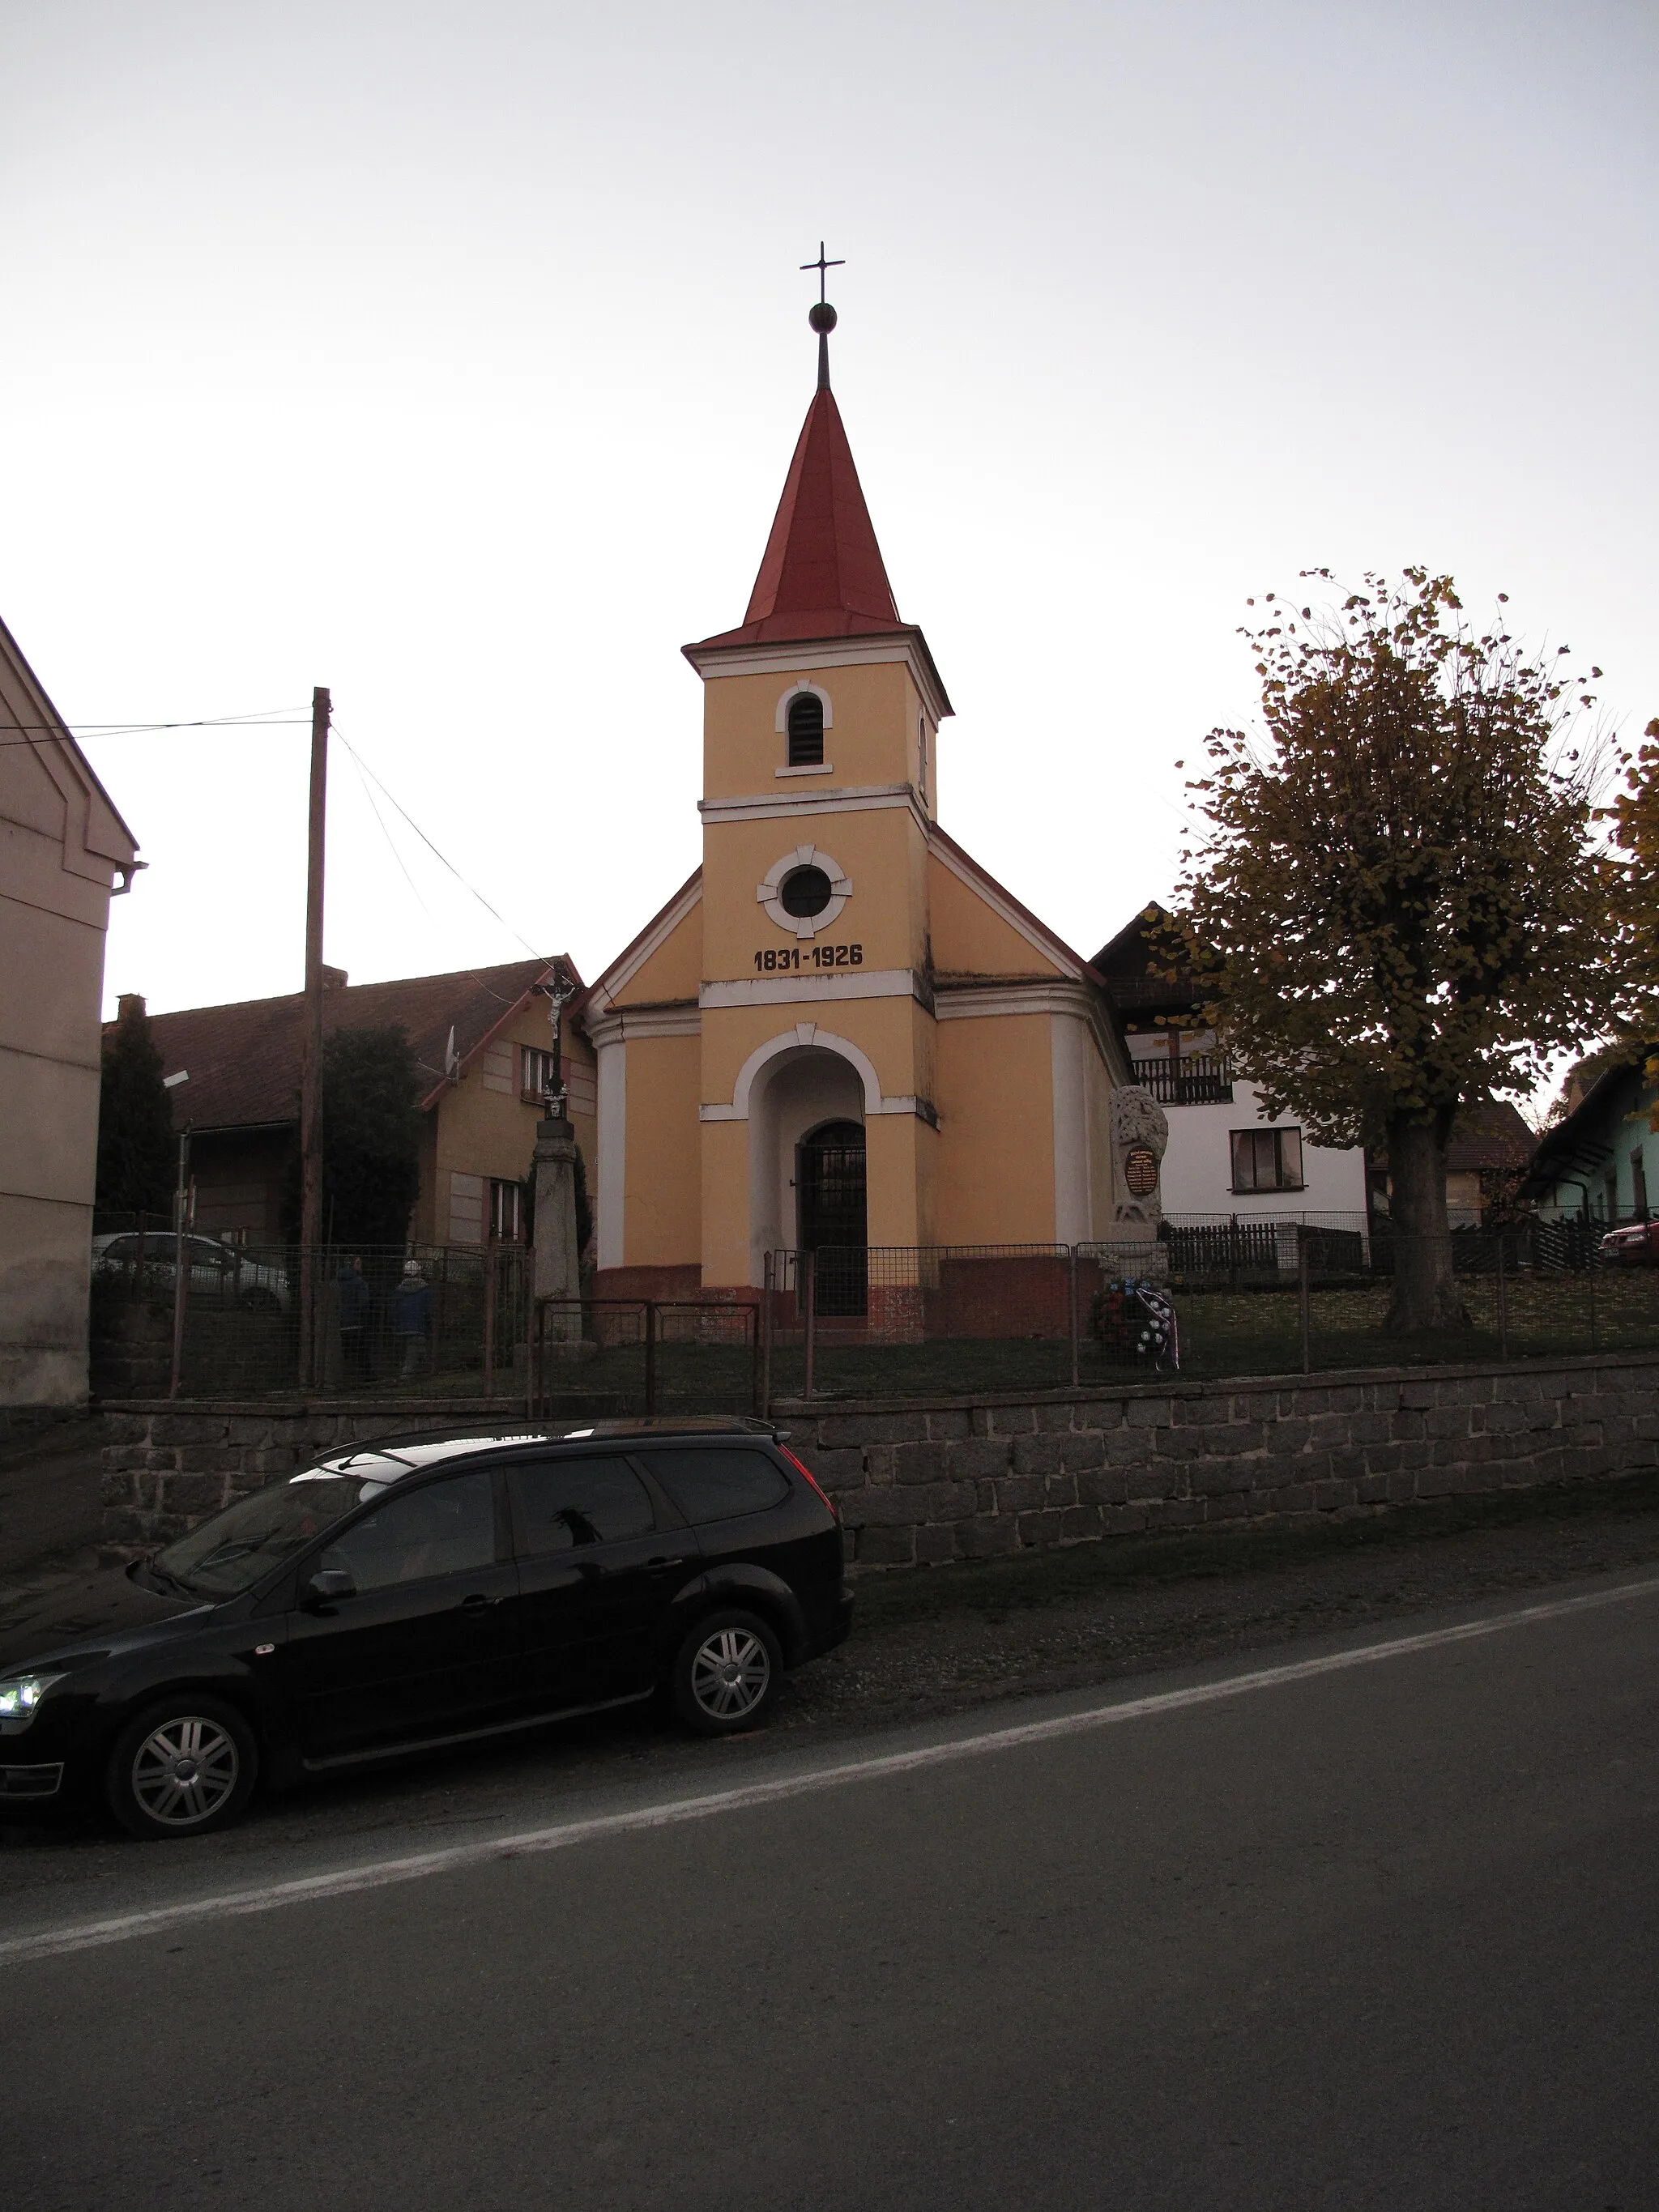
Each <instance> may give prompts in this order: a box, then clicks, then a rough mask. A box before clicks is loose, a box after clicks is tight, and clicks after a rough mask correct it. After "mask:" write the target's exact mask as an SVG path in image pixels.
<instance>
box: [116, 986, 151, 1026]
mask: <svg viewBox="0 0 1659 2212" xmlns="http://www.w3.org/2000/svg"><path fill="white" fill-rule="evenodd" d="M129 1015H131V1017H132V1018H133V1019H134V1020H135V1021H142V1020H143V1015H144V998H143V992H142V991H123V992H122V994H121V995H120V997H119V998H118V1000H116V1001H115V1018H116V1020H117V1021H118V1022H124V1021H125V1020H126V1018H127V1017H128V1016H129Z"/></svg>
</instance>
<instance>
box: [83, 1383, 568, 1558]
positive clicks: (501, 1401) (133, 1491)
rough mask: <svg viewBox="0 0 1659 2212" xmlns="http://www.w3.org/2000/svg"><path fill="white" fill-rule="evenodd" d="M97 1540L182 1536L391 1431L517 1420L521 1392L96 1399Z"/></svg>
mask: <svg viewBox="0 0 1659 2212" xmlns="http://www.w3.org/2000/svg"><path fill="white" fill-rule="evenodd" d="M98 1410H99V1412H100V1413H101V1415H102V1418H103V1424H104V1518H103V1530H102V1534H103V1541H104V1544H105V1546H106V1547H107V1548H108V1550H109V1551H110V1552H112V1553H117V1552H118V1553H124V1554H125V1553H132V1552H134V1551H137V1550H142V1549H145V1548H147V1547H149V1546H151V1545H155V1544H164V1543H167V1542H168V1541H170V1540H171V1539H172V1538H173V1537H174V1536H179V1535H182V1534H184V1532H185V1529H186V1528H189V1527H190V1526H191V1523H192V1522H197V1521H199V1520H201V1519H202V1518H203V1517H204V1515H206V1514H209V1513H216V1512H217V1511H218V1510H219V1508H220V1507H221V1506H222V1505H228V1504H230V1502H231V1500H232V1499H233V1498H240V1497H242V1496H244V1495H245V1494H246V1492H248V1491H250V1490H257V1489H258V1486H259V1485H260V1484H261V1483H262V1482H269V1481H270V1479H271V1477H272V1476H273V1475H276V1474H291V1473H292V1472H293V1470H294V1469H295V1468H297V1467H304V1466H305V1465H307V1462H309V1461H311V1460H313V1459H315V1458H317V1457H318V1456H319V1455H320V1454H322V1453H324V1452H327V1451H335V1450H343V1449H345V1447H346V1446H348V1445H349V1444H355V1443H363V1442H366V1441H367V1440H368V1438H370V1437H384V1436H389V1435H391V1434H392V1433H393V1432H394V1431H398V1430H400V1429H402V1430H409V1429H422V1428H430V1429H437V1428H446V1427H459V1426H461V1425H464V1424H466V1423H471V1422H479V1423H482V1422H488V1421H501V1422H503V1423H506V1422H511V1421H513V1420H520V1421H521V1420H522V1419H524V1401H523V1399H522V1398H467V1399H434V1398H398V1399H385V1398H377V1399H375V1400H374V1401H366V1400H364V1399H362V1398H359V1399H356V1400H350V1399H345V1400H341V1399H331V1400H318V1401H315V1402H314V1403H309V1404H305V1405H292V1404H289V1405H283V1406H278V1407H272V1406H270V1404H264V1405H261V1404H260V1403H259V1401H258V1400H257V1399H253V1400H248V1401H237V1402H226V1403H216V1404H211V1405H173V1404H167V1403H166V1402H161V1403H158V1402H156V1401H154V1400H144V1399H132V1400H127V1401H112V1402H108V1403H106V1404H104V1405H103V1406H101V1407H100V1408H99V1409H98Z"/></svg>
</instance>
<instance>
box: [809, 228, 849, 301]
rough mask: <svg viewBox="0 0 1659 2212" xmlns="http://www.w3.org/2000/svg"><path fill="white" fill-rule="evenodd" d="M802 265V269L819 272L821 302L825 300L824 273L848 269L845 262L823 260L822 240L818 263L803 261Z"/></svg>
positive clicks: (819, 247) (821, 241) (819, 296)
mask: <svg viewBox="0 0 1659 2212" xmlns="http://www.w3.org/2000/svg"><path fill="white" fill-rule="evenodd" d="M800 265H801V267H802V268H803V269H816V270H817V272H818V298H819V300H820V301H822V300H823V272H824V270H826V269H845V268H846V266H847V264H846V263H845V262H844V261H826V260H825V259H824V258H823V240H822V239H819V240H818V258H817V260H816V261H803V262H802V263H801V264H800Z"/></svg>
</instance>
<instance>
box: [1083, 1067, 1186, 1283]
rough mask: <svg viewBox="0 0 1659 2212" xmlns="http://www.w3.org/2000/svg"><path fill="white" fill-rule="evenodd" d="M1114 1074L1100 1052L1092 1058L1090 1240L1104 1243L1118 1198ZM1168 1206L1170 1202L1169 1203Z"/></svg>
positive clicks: (1090, 1101) (1090, 1076)
mask: <svg viewBox="0 0 1659 2212" xmlns="http://www.w3.org/2000/svg"><path fill="white" fill-rule="evenodd" d="M1115 1087H1116V1086H1115V1085H1114V1083H1113V1081H1112V1076H1111V1071H1110V1069H1109V1068H1108V1066H1106V1064H1105V1062H1104V1061H1103V1060H1102V1059H1101V1057H1100V1055H1099V1054H1098V1052H1093V1053H1091V1054H1090V1055H1089V1094H1088V1122H1089V1127H1088V1143H1089V1214H1090V1230H1089V1234H1090V1237H1091V1240H1092V1241H1093V1242H1095V1243H1104V1242H1105V1241H1106V1240H1107V1239H1108V1238H1109V1237H1110V1236H1111V1233H1112V1214H1113V1209H1114V1207H1115V1203H1116V1195H1115V1190H1114V1188H1113V1182H1112V1093H1113V1091H1114V1090H1115ZM1166 1202H1167V1201H1166Z"/></svg>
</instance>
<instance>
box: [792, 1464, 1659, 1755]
mask: <svg viewBox="0 0 1659 2212" xmlns="http://www.w3.org/2000/svg"><path fill="white" fill-rule="evenodd" d="M1655 1564H1659V1477H1656V1476H1653V1475H1650V1474H1642V1475H1635V1476H1628V1477H1625V1478H1623V1479H1621V1480H1616V1481H1611V1482H1606V1483H1598V1484H1595V1485H1583V1486H1575V1487H1573V1488H1571V1489H1566V1488H1563V1489H1559V1490H1542V1491H1534V1492H1512V1493H1510V1494H1509V1495H1508V1496H1504V1497H1499V1498H1460V1499H1457V1500H1455V1501H1447V1502H1446V1503H1445V1504H1437V1505H1433V1506H1419V1507H1412V1508H1407V1509H1404V1510H1397V1511H1396V1512H1395V1513H1393V1514H1391V1515H1389V1516H1386V1517H1384V1518H1380V1519H1377V1520H1371V1521H1364V1522H1339V1523H1334V1524H1332V1525H1331V1526H1329V1527H1327V1528H1310V1529H1305V1530H1304V1529H1267V1530H1255V1531H1241V1532H1240V1533H1239V1534H1236V1535H1228V1534H1217V1535H1211V1536H1194V1537H1183V1536H1171V1537H1161V1538H1146V1539H1141V1538H1120V1539H1117V1540H1115V1541H1108V1542H1107V1543H1103V1544H1089V1545H1079V1546H1077V1547H1074V1548H1073V1549H1071V1550H1068V1551H1063V1552H1058V1553H1043V1554H1037V1555H1034V1556H1032V1557H1031V1558H1030V1559H1013V1560H1006V1561H1004V1560H998V1561H994V1562H987V1563H984V1564H974V1565H960V1566H949V1567H935V1568H926V1569H908V1570H896V1571H893V1572H892V1573H890V1574H887V1575H883V1576H879V1577H877V1576H868V1575H866V1577H863V1578H862V1579H861V1581H860V1585H859V1617H858V1621H857V1625H856V1626H855V1628H854V1633H853V1636H852V1638H851V1639H850V1640H849V1642H848V1644H846V1645H844V1646H843V1647H842V1650H839V1651H836V1652H833V1653H831V1654H830V1656H829V1657H828V1658H827V1659H825V1660H823V1661H822V1662H819V1663H818V1664H817V1665H816V1666H813V1667H809V1668H804V1669H803V1670H802V1671H801V1673H800V1674H797V1675H795V1676H793V1677H792V1678H791V1680H790V1683H789V1685H788V1689H789V1692H790V1694H789V1696H788V1698H787V1702H786V1705H785V1708H784V1711H782V1713H781V1715H780V1721H781V1723H782V1725H783V1726H785V1727H786V1728H787V1727H792V1726H793V1727H811V1726H812V1725H813V1724H815V1723H817V1724H823V1723H829V1724H830V1725H831V1726H832V1727H833V1728H834V1729H836V1732H837V1733H839V1732H840V1729H842V1728H845V1727H847V1726H848V1725H849V1724H853V1725H866V1726H867V1725H872V1724H877V1723H884V1722H890V1721H895V1720H900V1719H920V1718H923V1717H927V1716H929V1715H932V1714H943V1713H950V1712H955V1711H960V1710H962V1709H963V1707H966V1706H969V1705H982V1704H984V1703H986V1702H987V1701H989V1700H992V1699H999V1698H1009V1697H1018V1696H1019V1695H1020V1694H1022V1693H1023V1692H1030V1691H1036V1690H1058V1689H1066V1688H1072V1687H1080V1686H1085V1685H1087V1684H1089V1683H1092V1682H1103V1681H1107V1680H1111V1679H1112V1678H1113V1677H1115V1676H1118V1675H1124V1674H1141V1673H1146V1672H1148V1671H1150V1670H1152V1669H1153V1668H1158V1667H1163V1666H1170V1665H1175V1664H1177V1663H1180V1662H1186V1661H1189V1660H1199V1659H1206V1658H1212V1657H1220V1656H1225V1655H1227V1654H1229V1653H1232V1652H1238V1651H1244V1650H1261V1649H1264V1648H1271V1647H1273V1646H1274V1645H1279V1644H1289V1643H1291V1642H1292V1641H1293V1640H1294V1639H1296V1638H1298V1637H1303V1636H1308V1635H1312V1634H1316V1633H1319V1632H1322V1631H1325V1630H1330V1629H1338V1628H1348V1627H1354V1626H1361V1625H1363V1624H1364V1623H1365V1622H1367V1621H1377V1622H1387V1621H1391V1620H1398V1619H1400V1618H1401V1617H1403V1616H1405V1615H1407V1614H1410V1613H1420V1612H1424V1611H1426V1610H1428V1609H1429V1608H1431V1607H1439V1606H1449V1605H1457V1604H1461V1603H1464V1602H1468V1601H1473V1600H1475V1599H1479V1598H1484V1597H1491V1596H1496V1595H1502V1594H1503V1593H1504V1592H1506V1591H1511V1592H1518V1591H1523V1590H1526V1589H1534V1588H1538V1587H1541V1586H1542V1585H1545V1584H1547V1583H1561V1582H1565V1581H1570V1580H1572V1579H1574V1578H1576V1577H1592V1576H1603V1575H1616V1574H1623V1573H1630V1572H1633V1571H1639V1570H1640V1569H1641V1568H1643V1567H1644V1566H1648V1565H1655Z"/></svg>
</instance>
